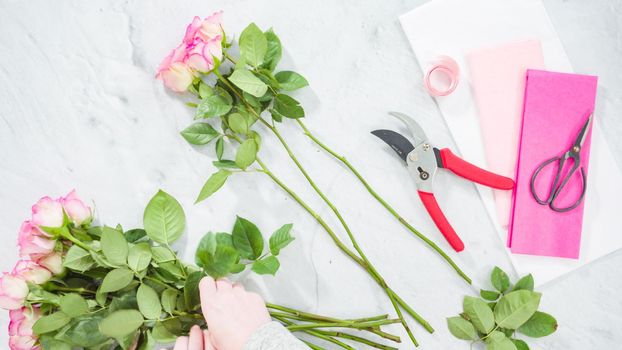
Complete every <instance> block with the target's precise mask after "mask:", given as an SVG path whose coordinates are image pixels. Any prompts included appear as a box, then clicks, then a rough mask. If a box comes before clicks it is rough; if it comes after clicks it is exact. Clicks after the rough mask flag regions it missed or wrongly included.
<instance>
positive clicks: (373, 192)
mask: <svg viewBox="0 0 622 350" xmlns="http://www.w3.org/2000/svg"><path fill="white" fill-rule="evenodd" d="M296 122H297V123H298V125H299V126H300V127H301V128H302V130H303V132H304V134H305V135H306V136H307V137H309V138H310V139H311V140H312V141H313V142H314V143H315V144H316V145H318V146H320V148H322V149H323V150H324V151H326V152H328V153H329V154H330V155H331V156H333V157H334V158H335V159H337V160H338V161H340V162H341V163H343V164H344V165H345V166H346V167H347V168H348V169H349V170H350V172H352V174H353V175H354V176H355V177H356V178H357V179H358V180H359V181H360V182H361V184H362V185H363V186H364V187H365V189H367V191H368V192H369V194H371V195H372V197H374V198H375V199H376V200H377V201H378V202H379V203H380V204H381V205H382V206H383V207H384V208H385V209H387V211H388V212H389V213H391V215H393V216H394V217H395V218H396V219H397V220H398V221H399V222H400V223H401V224H402V226H404V227H406V228H407V229H408V230H409V231H410V232H412V233H413V234H414V235H415V236H417V237H418V238H419V239H421V240H422V241H424V242H425V243H426V244H427V245H428V246H430V248H432V249H433V250H435V251H436V252H437V253H438V254H439V255H440V256H442V257H443V259H445V261H446V262H447V263H448V264H449V265H450V266H451V267H452V268H453V269H454V270H455V271H456V273H458V275H460V277H462V279H464V280H465V281H466V282H467V283H469V284H471V278H469V276H467V275H466V274H465V273H464V272H463V271H462V270H461V269H460V267H458V265H457V264H456V263H455V262H454V261H453V260H452V259H451V258H450V257H449V256H448V255H447V253H445V252H444V251H443V249H441V248H440V247H439V246H438V245H437V244H436V243H434V242H433V241H432V240H431V239H429V238H428V237H426V236H425V235H424V234H422V233H421V232H419V231H418V230H417V229H415V228H414V227H413V226H412V225H411V224H409V223H408V222H407V221H406V220H405V219H404V218H403V217H402V216H401V215H400V214H399V213H398V212H397V211H396V210H395V209H394V208H393V207H392V206H391V205H390V204H389V203H387V201H386V200H384V198H382V196H380V195H379V194H378V193H377V192H376V190H374V188H373V187H371V185H370V184H369V182H367V180H366V179H365V178H364V177H363V176H362V175H361V173H360V172H359V171H358V170H357V169H356V168H355V167H354V166H353V165H352V164H351V163H350V162H349V161H348V160H347V159H346V157H344V156H343V155H341V154H338V153H337V152H335V151H333V150H332V149H331V148H329V147H328V146H326V144H324V143H323V142H322V141H320V140H319V139H318V138H317V137H315V135H314V134H313V133H311V131H309V129H308V128H307V126H306V125H305V124H304V123H303V121H302V120H300V119H296Z"/></svg>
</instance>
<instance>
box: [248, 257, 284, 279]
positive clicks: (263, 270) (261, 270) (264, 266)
mask: <svg viewBox="0 0 622 350" xmlns="http://www.w3.org/2000/svg"><path fill="white" fill-rule="evenodd" d="M280 266H281V263H279V259H277V257H276V256H273V255H270V256H268V257H265V258H263V259H261V260H257V261H255V262H254V263H253V266H252V268H251V270H253V272H255V273H256V274H258V275H272V276H274V275H275V274H276V272H277V271H278V270H279V267H280Z"/></svg>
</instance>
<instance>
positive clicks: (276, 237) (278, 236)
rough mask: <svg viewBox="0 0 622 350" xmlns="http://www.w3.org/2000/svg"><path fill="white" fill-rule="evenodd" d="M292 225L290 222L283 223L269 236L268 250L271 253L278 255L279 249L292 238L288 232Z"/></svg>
mask: <svg viewBox="0 0 622 350" xmlns="http://www.w3.org/2000/svg"><path fill="white" fill-rule="evenodd" d="M292 227H293V225H292V224H286V225H283V226H281V228H279V229H278V230H276V231H274V233H273V234H272V236H270V252H271V253H272V255H279V253H280V252H281V249H283V248H285V247H286V246H287V245H288V244H290V243H291V242H292V241H293V240H294V237H292V235H291V234H290V231H291V229H292Z"/></svg>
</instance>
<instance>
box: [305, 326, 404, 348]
mask: <svg viewBox="0 0 622 350" xmlns="http://www.w3.org/2000/svg"><path fill="white" fill-rule="evenodd" d="M317 332H318V333H320V334H324V335H327V336H331V337H334V338H342V339H349V340H354V341H356V342H359V343H361V344H365V345H369V346H371V347H372V348H376V349H383V350H398V349H397V348H396V347H393V346H388V345H384V344H380V343H376V342H375V341H371V340H369V339H366V338H363V337H359V336H356V335H353V334H349V333H344V332H337V331H325V330H321V331H317Z"/></svg>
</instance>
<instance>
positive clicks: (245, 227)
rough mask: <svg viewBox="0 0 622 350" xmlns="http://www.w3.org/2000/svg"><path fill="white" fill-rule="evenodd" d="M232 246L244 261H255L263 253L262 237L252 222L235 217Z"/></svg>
mask: <svg viewBox="0 0 622 350" xmlns="http://www.w3.org/2000/svg"><path fill="white" fill-rule="evenodd" d="M232 235H233V245H234V246H235V248H236V249H237V250H238V252H240V255H241V256H242V257H243V258H246V259H251V260H254V259H257V258H258V257H259V256H261V253H262V252H263V246H264V241H263V236H262V235H261V232H260V231H259V229H258V228H257V226H255V224H253V223H252V222H250V221H248V220H246V219H244V218H242V217H239V216H238V217H237V219H236V220H235V224H234V225H233V232H232Z"/></svg>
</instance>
